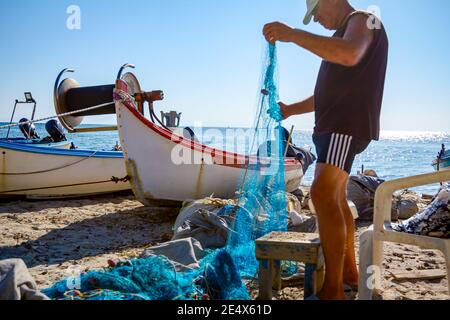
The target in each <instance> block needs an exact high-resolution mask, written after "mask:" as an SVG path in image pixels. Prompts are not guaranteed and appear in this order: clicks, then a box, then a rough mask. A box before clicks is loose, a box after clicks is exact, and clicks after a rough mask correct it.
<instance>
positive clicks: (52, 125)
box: [45, 120, 67, 142]
mask: <svg viewBox="0 0 450 320" xmlns="http://www.w3.org/2000/svg"><path fill="white" fill-rule="evenodd" d="M45 130H47V132H48V134H49V135H50V137H51V138H52V140H53V142H62V141H67V138H66V135H65V134H64V129H63V127H62V125H61V124H60V123H59V122H58V121H56V120H50V121H49V122H47V123H46V124H45Z"/></svg>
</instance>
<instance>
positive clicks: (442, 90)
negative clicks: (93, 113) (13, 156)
mask: <svg viewBox="0 0 450 320" xmlns="http://www.w3.org/2000/svg"><path fill="white" fill-rule="evenodd" d="M351 3H352V4H353V5H354V6H355V7H357V8H362V9H366V8H368V7H369V5H377V6H379V7H380V9H381V18H382V20H383V22H384V24H385V26H386V29H387V31H388V35H389V39H390V61H389V70H388V77H387V82H386V92H385V99H384V107H383V118H382V128H383V129H384V130H421V131H450V124H449V119H450V88H449V84H450V60H449V56H450V20H449V19H448V14H449V12H450V1H447V0H429V1H424V0H394V1H393V0H370V1H366V0H353V1H351ZM71 4H76V5H79V6H80V8H81V14H82V16H81V23H82V24H81V30H73V31H70V30H68V29H67V28H66V20H67V18H68V14H66V9H67V7H68V6H69V5H71ZM304 11H305V1H304V0H282V1H280V0H224V1H218V0H190V1H187V0H128V1H118V0H95V1H92V0H78V1H76V0H70V1H66V0H58V1H56V0H40V1H35V0H14V1H1V4H0V41H1V48H2V49H1V50H0V70H1V75H2V76H1V78H0V110H1V117H0V120H3V121H5V120H9V115H10V112H11V108H12V105H13V101H14V99H16V98H19V97H22V95H23V92H24V91H27V90H30V91H32V92H33V94H34V96H35V98H36V99H37V100H38V103H39V106H38V107H39V109H38V114H37V116H39V117H40V116H47V115H52V114H53V113H54V110H53V100H52V90H53V83H54V80H55V78H56V76H57V74H58V72H59V71H60V70H61V69H62V68H64V67H73V68H76V70H77V73H76V74H75V75H74V77H75V79H77V80H78V81H79V82H80V83H81V84H82V85H84V86H90V85H98V84H107V83H113V81H114V78H115V75H116V73H117V71H118V68H119V67H120V65H122V64H123V63H125V62H130V63H134V64H136V66H137V69H136V71H135V72H136V74H137V76H138V77H139V79H140V81H141V84H142V86H143V88H144V89H146V90H152V89H163V90H164V91H165V94H166V99H165V101H164V102H163V103H161V104H158V105H157V108H158V110H159V109H160V108H162V109H164V110H166V111H168V110H171V109H175V110H178V111H180V112H183V122H184V123H189V124H192V123H194V122H195V121H202V122H203V123H204V125H207V126H215V125H219V126H250V125H251V124H252V123H253V117H254V110H255V104H256V94H257V88H258V84H259V77H260V72H261V56H262V53H263V49H264V47H265V43H264V40H263V38H262V35H261V30H262V27H263V25H264V24H265V23H266V22H270V21H273V20H280V21H284V22H286V23H288V24H290V25H293V26H297V27H300V28H305V27H304V26H303V25H302V24H301V20H302V18H303V15H304ZM306 29H307V30H309V31H312V32H316V33H320V34H324V35H329V34H330V32H328V31H326V30H324V29H323V28H322V27H320V26H319V25H314V24H312V25H310V26H307V27H306ZM279 65H280V89H281V98H282V100H283V101H285V102H287V103H289V102H295V101H296V100H300V99H302V98H305V97H307V96H308V95H310V94H312V92H313V89H314V84H315V80H316V77H317V72H318V68H319V65H320V60H319V58H317V57H315V56H313V55H312V54H310V53H308V52H306V51H304V50H303V49H300V48H298V47H295V46H294V45H289V44H281V45H280V46H279ZM27 114H28V112H27V111H25V110H24V109H23V108H21V110H20V111H19V113H18V117H19V116H21V115H27ZM114 120H115V118H114V116H106V117H95V118H91V119H89V121H87V122H89V123H113V122H114ZM290 124H295V125H296V128H297V129H312V128H313V117H312V116H306V117H305V116H304V117H297V118H294V119H292V120H290V121H288V122H287V125H290Z"/></svg>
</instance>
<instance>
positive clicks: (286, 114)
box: [278, 101, 291, 120]
mask: <svg viewBox="0 0 450 320" xmlns="http://www.w3.org/2000/svg"><path fill="white" fill-rule="evenodd" d="M278 105H279V106H280V110H281V115H282V116H283V120H286V119H287V118H289V117H290V116H291V115H290V114H289V111H288V109H289V106H288V105H287V104H284V103H283V102H281V101H279V102H278Z"/></svg>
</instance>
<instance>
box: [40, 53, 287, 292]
mask: <svg viewBox="0 0 450 320" xmlns="http://www.w3.org/2000/svg"><path fill="white" fill-rule="evenodd" d="M276 64H277V61H276V47H275V46H274V45H269V48H268V50H267V56H266V59H265V62H264V66H263V73H262V81H261V83H262V84H261V95H260V101H259V103H258V110H257V116H256V123H255V126H254V128H255V134H254V138H253V142H252V147H251V150H250V153H249V154H253V155H257V154H258V155H259V157H253V160H252V161H249V164H248V170H247V172H246V174H245V177H243V180H242V185H240V186H237V187H238V190H237V191H238V201H237V205H236V206H235V207H234V209H235V210H234V211H235V212H234V219H233V222H232V224H231V230H230V233H229V235H228V243H227V245H226V246H225V248H222V249H217V250H215V251H210V252H208V254H207V255H206V256H205V257H204V258H203V259H201V260H200V261H199V268H195V269H192V270H189V271H183V272H177V270H176V268H175V266H174V265H173V263H172V262H171V261H170V260H168V259H167V258H165V257H163V256H151V257H148V258H142V259H136V260H131V261H128V262H125V263H122V264H119V265H118V266H116V267H114V268H109V269H106V270H105V271H103V272H97V271H96V272H89V273H86V274H83V275H81V278H80V279H79V283H78V287H79V289H77V290H74V288H73V287H74V286H73V283H72V285H71V282H70V281H67V280H65V281H61V282H59V283H57V284H55V285H54V286H53V287H52V288H50V289H47V290H45V291H44V293H45V294H46V295H48V296H49V297H50V298H53V299H88V300H89V299H97V300H98V299H107V300H133V299H145V300H173V299H180V300H195V299H220V300H247V299H250V295H249V293H248V290H247V288H246V286H245V284H244V282H243V280H246V279H252V278H254V277H255V276H256V274H257V271H258V261H257V260H256V257H255V240H256V239H257V238H259V237H261V236H263V235H266V234H268V233H270V232H272V231H286V230H287V219H288V213H287V211H286V202H287V200H286V190H285V182H284V181H285V180H284V152H285V151H284V150H285V143H283V141H284V139H283V128H282V126H281V120H282V116H281V111H280V108H279V105H278V103H277V101H278V87H277V84H276ZM268 142H270V143H268ZM261 146H262V147H261ZM255 159H256V160H255ZM75 287H76V286H75Z"/></svg>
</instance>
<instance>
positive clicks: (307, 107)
mask: <svg viewBox="0 0 450 320" xmlns="http://www.w3.org/2000/svg"><path fill="white" fill-rule="evenodd" d="M280 107H281V112H282V114H283V118H284V119H287V118H289V117H292V116H296V115H301V114H306V113H311V112H314V109H315V108H314V96H311V97H309V98H308V99H306V100H304V101H301V102H298V103H294V104H291V105H286V104H284V103H282V102H280Z"/></svg>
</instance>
